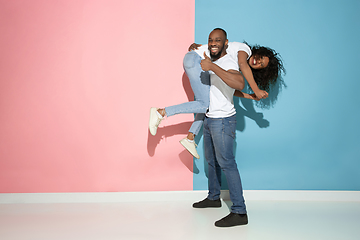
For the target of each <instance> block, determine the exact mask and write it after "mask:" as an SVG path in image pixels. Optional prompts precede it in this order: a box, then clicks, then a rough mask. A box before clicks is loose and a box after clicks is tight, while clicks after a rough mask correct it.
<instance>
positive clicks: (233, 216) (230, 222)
mask: <svg viewBox="0 0 360 240" xmlns="http://www.w3.org/2000/svg"><path fill="white" fill-rule="evenodd" d="M246 224H248V217H247V214H237V213H232V212H231V213H230V214H229V215H227V216H226V217H224V218H222V219H220V220H219V221H216V222H215V226H217V227H234V226H239V225H246Z"/></svg>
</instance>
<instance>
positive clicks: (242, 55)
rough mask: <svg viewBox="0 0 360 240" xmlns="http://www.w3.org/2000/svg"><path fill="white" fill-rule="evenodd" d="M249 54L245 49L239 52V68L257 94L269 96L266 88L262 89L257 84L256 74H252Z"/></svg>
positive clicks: (258, 95) (259, 96)
mask: <svg viewBox="0 0 360 240" xmlns="http://www.w3.org/2000/svg"><path fill="white" fill-rule="evenodd" d="M247 58H248V54H247V53H246V52H244V51H239V52H238V62H239V68H240V71H241V72H242V74H243V75H244V77H245V78H246V80H247V82H248V83H249V86H250V87H251V89H252V90H253V92H254V93H255V94H256V96H257V97H258V98H259V99H261V98H266V97H267V96H268V93H267V92H266V91H264V90H260V89H259V87H258V85H257V84H256V82H255V80H254V76H253V74H252V71H251V69H250V66H249V64H248V62H247Z"/></svg>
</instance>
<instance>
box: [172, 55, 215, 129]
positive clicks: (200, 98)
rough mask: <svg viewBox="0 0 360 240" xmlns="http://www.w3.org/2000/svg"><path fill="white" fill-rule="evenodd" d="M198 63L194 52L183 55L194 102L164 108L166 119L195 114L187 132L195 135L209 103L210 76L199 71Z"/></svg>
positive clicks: (198, 59) (197, 56) (198, 60)
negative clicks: (177, 115)
mask: <svg viewBox="0 0 360 240" xmlns="http://www.w3.org/2000/svg"><path fill="white" fill-rule="evenodd" d="M200 62H201V57H200V56H199V54H197V53H196V52H194V51H190V52H188V53H186V54H185V57H184V61H183V66H184V70H185V73H186V75H187V76H188V78H189V81H190V85H191V88H192V90H193V92H194V95H195V101H191V102H186V103H181V104H178V105H174V106H170V107H166V108H165V111H166V115H167V116H168V117H170V116H173V115H175V114H179V113H197V114H196V116H195V121H194V122H193V124H192V125H191V128H190V130H189V132H191V133H194V134H195V135H197V134H198V133H199V131H200V129H201V126H202V124H203V120H204V118H205V113H206V111H207V109H208V108H209V103H210V96H209V94H210V75H209V73H208V72H204V71H203V70H202V69H201V65H200Z"/></svg>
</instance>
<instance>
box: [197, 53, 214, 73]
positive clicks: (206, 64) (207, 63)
mask: <svg viewBox="0 0 360 240" xmlns="http://www.w3.org/2000/svg"><path fill="white" fill-rule="evenodd" d="M204 57H205V59H203V60H201V63H200V64H201V68H202V70H204V71H210V70H211V67H212V65H213V64H214V63H213V62H212V61H211V59H210V58H209V57H208V56H207V55H206V54H205V52H204Z"/></svg>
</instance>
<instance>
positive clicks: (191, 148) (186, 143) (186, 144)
mask: <svg viewBox="0 0 360 240" xmlns="http://www.w3.org/2000/svg"><path fill="white" fill-rule="evenodd" d="M180 143H181V145H183V146H184V148H185V149H186V150H188V151H189V153H191V155H193V156H194V157H196V158H197V159H199V158H200V156H199V154H198V153H197V151H196V146H197V145H196V144H195V141H194V142H189V140H188V139H187V138H183V139H181V140H180Z"/></svg>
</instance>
